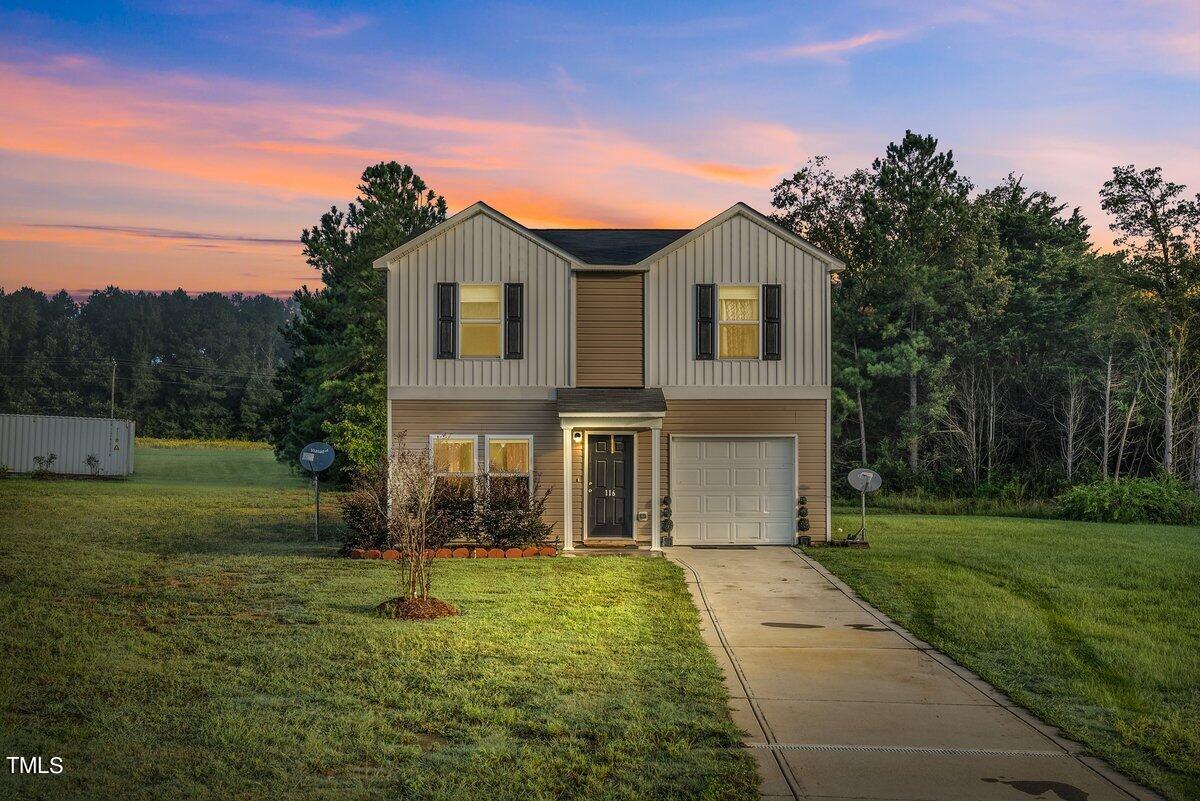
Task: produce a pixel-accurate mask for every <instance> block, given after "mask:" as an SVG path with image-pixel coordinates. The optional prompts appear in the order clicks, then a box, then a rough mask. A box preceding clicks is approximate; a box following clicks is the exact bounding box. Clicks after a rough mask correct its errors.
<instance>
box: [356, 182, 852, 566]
mask: <svg viewBox="0 0 1200 801" xmlns="http://www.w3.org/2000/svg"><path fill="white" fill-rule="evenodd" d="M375 267H376V268H377V269H381V270H386V271H387V301H388V303H387V306H388V356H387V359H388V363H387V376H388V404H389V409H388V424H389V431H388V441H389V442H390V443H394V442H397V441H398V438H399V437H401V436H403V437H404V438H405V439H404V442H403V443H402V444H403V445H405V446H407V447H420V448H425V447H428V448H429V449H430V450H431V452H432V454H433V459H434V464H435V465H436V468H437V470H438V471H439V473H443V474H446V475H450V476H461V477H467V476H477V475H479V474H488V475H493V476H495V475H504V476H510V477H512V476H521V477H527V478H528V479H529V481H530V483H531V484H532V482H533V481H534V476H535V474H536V476H537V480H538V481H539V482H540V484H541V486H542V488H544V489H545V488H548V489H549V490H550V491H551V495H550V502H549V505H548V510H547V515H548V517H549V518H550V520H548V522H550V523H552V524H553V526H554V531H555V534H556V536H557V537H558V538H559V539H560V542H561V547H562V548H563V549H564V550H571V549H574V548H578V547H587V546H608V547H611V546H613V545H617V544H632V543H636V544H637V545H639V546H642V547H645V546H648V547H650V548H652V549H655V550H657V549H658V548H659V547H660V543H661V541H662V540H661V532H662V527H663V526H662V520H663V519H664V518H665V517H667V516H669V517H670V519H671V520H672V522H673V529H672V531H671V535H672V536H673V540H674V544H677V545H683V544H694V545H699V544H711V545H732V544H771V543H779V544H790V543H794V542H795V539H796V533H797V527H798V524H797V507H798V504H799V502H800V499H801V498H804V499H806V501H807V508H808V514H809V521H810V523H811V530H810V532H809V533H810V534H811V535H813V538H814V539H820V538H822V537H828V536H829V486H830V485H829V480H830V476H829V431H830V424H829V413H830V411H829V404H830V281H831V273H833V272H836V271H838V270H841V269H842V267H843V265H842V264H841V262H839V261H838V260H837V259H835V258H834V257H832V256H830V255H829V254H828V253H825V252H823V251H821V250H820V249H818V248H816V247H814V246H813V245H811V244H810V243H808V242H806V241H804V240H803V239H801V238H799V237H797V236H795V235H794V234H792V233H791V232H789V231H787V230H784V229H782V228H780V227H779V226H777V225H776V224H774V223H773V222H772V221H771V220H769V219H768V218H767V217H765V216H763V215H762V214H760V213H759V212H757V211H755V210H754V209H751V208H750V207H748V206H746V205H744V204H741V203H739V204H737V205H735V206H733V207H732V208H730V209H728V210H727V211H725V212H723V213H721V214H719V215H717V216H716V217H714V218H712V219H711V220H709V221H708V222H706V223H704V224H703V225H700V226H699V227H697V228H695V229H692V230H661V229H653V230H652V229H529V228H525V227H523V226H522V225H520V224H519V223H517V222H515V221H514V220H512V219H510V218H508V217H506V216H505V215H503V214H501V213H500V212H498V211H496V210H495V209H493V208H491V207H489V206H487V205H486V204H484V203H476V204H475V205H473V206H471V207H470V208H467V209H465V210H463V211H462V212H460V213H458V214H456V215H454V216H453V217H450V218H449V219H447V220H446V221H445V222H443V223H442V224H440V225H438V226H437V227H435V228H433V229H431V230H429V231H427V232H425V233H423V234H421V235H419V236H416V237H414V238H412V239H411V240H409V241H408V242H406V243H405V244H403V245H401V246H400V247H398V248H396V249H395V250H393V251H392V252H391V253H388V254H387V255H386V256H383V257H382V258H380V259H378V260H377V261H376V262H375ZM664 506H665V507H667V509H669V512H664Z"/></svg>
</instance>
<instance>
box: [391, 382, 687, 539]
mask: <svg viewBox="0 0 1200 801" xmlns="http://www.w3.org/2000/svg"><path fill="white" fill-rule="evenodd" d="M391 413H392V431H393V432H394V433H393V436H394V437H395V438H396V441H397V442H401V441H402V442H403V444H404V445H405V446H406V447H409V448H418V449H424V448H426V447H428V446H429V435H430V434H472V435H475V436H477V437H478V441H477V443H476V453H475V457H476V464H477V466H478V469H480V470H482V469H483V460H484V459H485V458H486V453H484V450H483V437H484V435H485V434H491V435H493V436H496V435H500V434H529V435H532V436H533V467H534V472H535V473H536V474H537V477H538V481H539V482H540V484H541V489H542V490H546V489H549V490H550V500H549V502H548V503H547V506H546V522H548V523H550V524H551V525H552V526H554V536H555V538H556V539H558V540H559V541H560V542H561V541H562V533H563V463H562V427H561V426H560V425H559V423H558V412H557V411H556V410H555V406H554V402H553V401H529V400H498V401H497V400H491V401H489V400H461V401H452V400H437V401H433V400H393V401H391ZM402 436H403V438H404V439H403V440H401V437H402ZM635 448H636V449H637V453H636V456H635V458H636V467H635V471H636V476H635V484H636V487H637V496H636V498H635V500H634V516H635V519H636V515H637V513H638V512H649V511H650V510H651V508H652V503H653V498H652V496H651V493H650V489H651V487H650V464H651V462H650V460H651V458H652V453H651V447H650V432H649V431H638V432H636V443H635ZM572 451H573V453H572V459H571V462H572V465H571V473H572V476H573V478H574V486H573V489H572V503H571V508H572V512H573V518H572V519H573V522H572V527H571V528H572V531H573V532H574V539H575V543H576V544H577V545H578V544H579V543H580V542H582V540H583V507H584V502H585V498H584V492H583V488H584V483H583V445H582V444H579V445H574V446H573V448H572ZM663 486H664V487H665V486H666V485H665V484H664V485H663ZM664 493H665V490H664ZM634 537H635V539H636V540H637V541H638V542H639V543H649V542H650V522H649V520H647V521H646V522H644V523H636V522H635V524H634Z"/></svg>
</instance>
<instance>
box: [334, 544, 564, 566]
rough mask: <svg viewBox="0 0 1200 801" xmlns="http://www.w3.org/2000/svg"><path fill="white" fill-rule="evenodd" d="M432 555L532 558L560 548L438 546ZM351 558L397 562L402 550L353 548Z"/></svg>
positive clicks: (457, 557) (474, 557)
mask: <svg viewBox="0 0 1200 801" xmlns="http://www.w3.org/2000/svg"><path fill="white" fill-rule="evenodd" d="M431 556H433V558H434V559H532V558H534V557H540V556H558V549H556V548H551V547H549V546H547V547H545V548H534V547H532V546H531V547H529V548H525V549H521V548H509V549H508V550H507V551H504V550H501V549H500V548H492V549H490V550H489V549H487V548H455V549H454V550H451V549H449V548H438V549H437V550H436V551H434V552H433V553H432V554H431ZM350 558H351V559H385V560H387V561H390V562H395V561H398V560H399V559H400V552H399V551H397V550H395V549H388V550H386V551H379V550H378V549H375V548H371V549H369V550H365V549H363V548H352V549H351V550H350Z"/></svg>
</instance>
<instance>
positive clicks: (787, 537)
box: [763, 522, 796, 545]
mask: <svg viewBox="0 0 1200 801" xmlns="http://www.w3.org/2000/svg"><path fill="white" fill-rule="evenodd" d="M795 530H796V527H795V524H793V523H791V522H787V523H765V524H764V532H763V534H764V538H765V541H766V542H778V543H787V544H789V545H790V544H791V543H792V540H794V539H795V536H796V535H795V533H794V532H795Z"/></svg>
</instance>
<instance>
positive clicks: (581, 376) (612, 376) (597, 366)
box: [575, 272, 645, 387]
mask: <svg viewBox="0 0 1200 801" xmlns="http://www.w3.org/2000/svg"><path fill="white" fill-rule="evenodd" d="M642 286H643V284H642V273H611V272H580V273H578V274H577V275H576V285H575V316H576V323H575V331H576V340H575V386H578V387H640V386H643V381H644V378H645V372H644V367H643V363H642V356H643V347H642V344H643V336H644V331H643V312H644V310H645V305H644V300H643V297H642Z"/></svg>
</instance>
